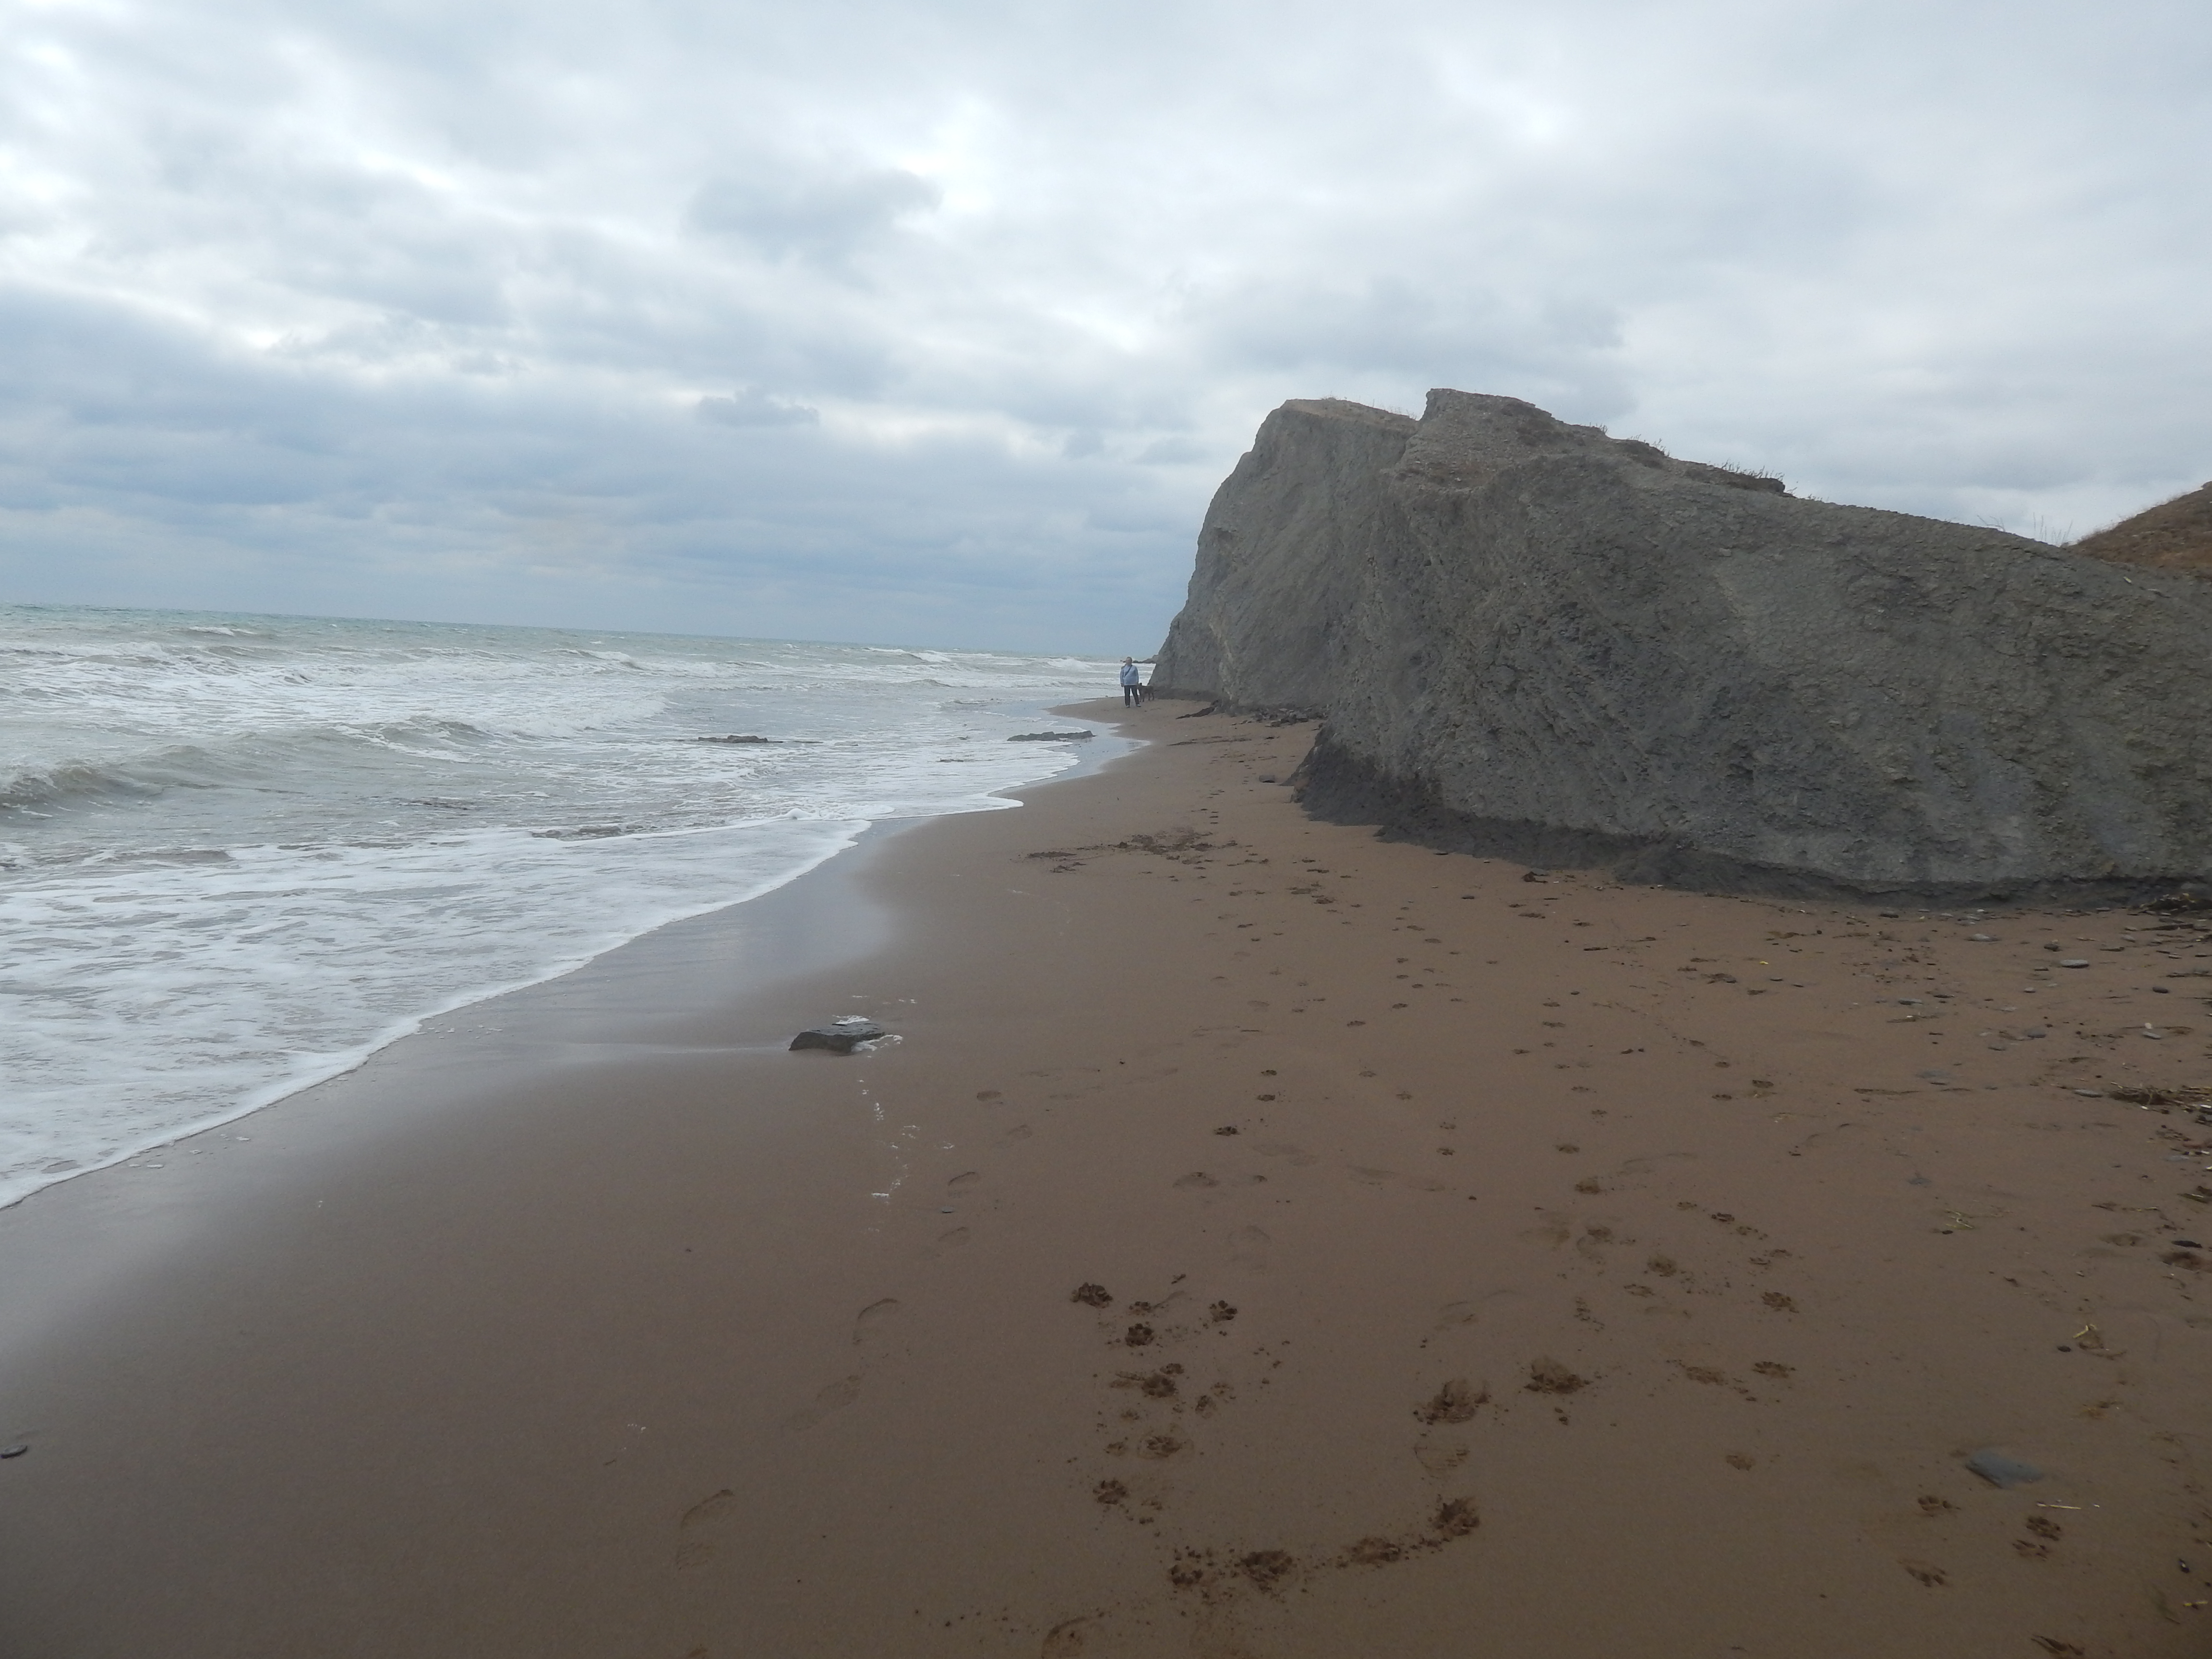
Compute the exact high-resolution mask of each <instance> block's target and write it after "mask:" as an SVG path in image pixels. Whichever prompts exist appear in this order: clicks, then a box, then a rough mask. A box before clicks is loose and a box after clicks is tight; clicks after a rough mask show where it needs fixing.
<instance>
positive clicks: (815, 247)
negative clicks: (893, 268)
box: [684, 167, 943, 263]
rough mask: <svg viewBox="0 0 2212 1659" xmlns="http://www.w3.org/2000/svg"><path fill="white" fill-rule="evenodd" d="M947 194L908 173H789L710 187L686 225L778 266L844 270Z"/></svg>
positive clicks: (706, 186)
mask: <svg viewBox="0 0 2212 1659" xmlns="http://www.w3.org/2000/svg"><path fill="white" fill-rule="evenodd" d="M942 194H943V192H942V191H939V189H938V187H937V186H936V185H933V184H931V183H930V182H929V181H928V180H927V179H921V178H918V177H916V176H915V174H913V173H908V172H907V171H906V170H905V169H903V168H901V167H884V168H879V169H876V170H873V171H856V172H853V173H845V174H842V175H840V174H835V173H832V174H826V175H825V174H815V175H814V176H811V177H809V176H805V175H799V174H793V173H790V172H787V171H779V172H775V173H768V174H766V175H763V174H752V175H749V176H743V177H734V178H720V179H710V180H708V182H707V183H706V184H704V185H701V186H700V187H699V191H698V193H697V194H696V195H695V196H693V197H692V198H691V204H690V208H689V209H688V210H686V212H685V215H684V221H685V222H686V224H688V225H689V226H690V228H691V229H693V230H695V231H697V232H699V233H700V234H702V235H708V236H729V237H736V238H739V239H742V240H744V241H746V242H749V243H750V244H751V245H752V246H755V247H757V248H758V249H759V250H761V251H762V252H764V253H766V254H768V255H769V257H770V258H793V257H802V258H812V259H817V260H822V261H825V262H830V263H836V262H841V261H842V260H844V259H846V258H849V257H850V256H851V255H852V254H853V253H854V252H856V251H857V250H859V249H860V248H861V247H863V246H866V245H868V244H869V243H871V242H872V241H875V240H878V239H879V238H881V237H883V236H884V235H885V234H888V233H889V232H890V230H891V229H892V228H894V227H895V226H896V224H897V223H898V222H899V220H900V219H901V218H902V217H903V216H907V215H908V214H914V213H919V212H923V211H926V210H929V209H931V208H933V207H935V206H936V205H937V204H938V203H939V200H940V199H942Z"/></svg>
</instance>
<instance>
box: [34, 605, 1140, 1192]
mask: <svg viewBox="0 0 2212 1659" xmlns="http://www.w3.org/2000/svg"><path fill="white" fill-rule="evenodd" d="M1114 690H1115V663H1114V662H1113V661H1112V660H1109V659H1102V658H1091V657H1080V656H1024V655H1019V654H1015V653H1005V652H990V651H967V650H925V649H921V648H912V647H895V646H860V645H818V644H805V643H799V642H794V641H773V640H732V639H714V638H700V637H691V636H685V635H656V634H627V633H617V632H612V631H608V630H603V629H601V630H563V629H534V628H495V627H472V626H462V625H450V624H444V623H410V622H364V621H337V620H328V619H321V618H315V617H260V616H234V615H227V614H216V613H199V612H185V611H114V610H95V609H81V608H74V607H50V606H8V605H0V1205H4V1204H10V1203H14V1202H15V1201H17V1200H21V1198H23V1197H24V1196H25V1195H27V1194H30V1193H32V1192H34V1191H36V1190H38V1189H39V1188H41V1187H43V1186H46V1185H49V1184H51V1183H52V1182H57V1181H60V1180H65V1179H67V1178H69V1177H70V1176H74V1175H77V1174H82V1173H83V1172H85V1171H88V1170H95V1169H99V1168H101V1167H103V1166H106V1165H108V1164H115V1163H118V1162H121V1161H123V1160H125V1159H128V1158H134V1157H137V1156H141V1155H143V1154H145V1153H146V1152H148V1151H149V1149H151V1148H155V1147H158V1146H161V1145H163V1144H165V1143H167V1142H168V1141H170V1140H173V1139H175V1138H177V1137H179V1136H180V1135H183V1134H187V1133H193V1132H196V1131H198V1130H202V1129H205V1128H209V1127H214V1126H215V1125H216V1124H220V1123H223V1122H226V1121H230V1120H233V1119H235V1118H238V1117H240V1116H242V1115H245V1114H246V1113H249V1112H252V1111H253V1110H255V1109H258V1108H260V1107H262V1106H264V1105H267V1104H269V1103H271V1102H273V1101H276V1100H279V1099H281V1098H283V1097H285V1096H286V1095H289V1094H291V1093H294V1092H295V1091H298V1090H300V1089H301V1088H304V1087H306V1086H307V1085H310V1084H313V1083H315V1082H318V1081H320V1080H321V1079H325V1078H329V1077H332V1076H335V1075H337V1074H338V1073H342V1072H345V1071H348V1070H349V1069H351V1068H352V1067H354V1066H358V1065H359V1064H361V1062H362V1060H365V1059H366V1058H367V1057H368V1055H370V1054H373V1053H374V1052H375V1051H376V1050H377V1049H378V1048H381V1047H383V1046H384V1045H386V1044H387V1043H390V1042H394V1041H395V1040H397V1039H398V1038H399V1037H402V1036H406V1035H407V1034H408V1033H409V1032H410V1031H412V1030H416V1028H417V1027H418V1026H419V1025H420V1024H422V1022H423V1021H424V1020H426V1019H429V1018H435V1017H436V1016H438V1015H440V1014H442V1013H445V1012H449V1011H450V1010H453V1009H454V1008H457V1007H459V1006H462V1005H464V1004H466V1003H470V1002H472V1001H475V1000H478V999H481V998H483V997H486V996H489V995H493V994H497V993H499V992H501V991H506V990H511V989H513V988H515V987H520V986H523V985H528V984H532V983H535V982H537V981H542V980H545V979H550V978H551V977H553V976H555V975H559V974H562V973H566V972H568V971H569V970H571V969H574V968H576V967H578V966H580V964H582V963H585V962H587V961H589V960H590V959H591V958H592V957H595V956H598V955H599V954H601V953H602V952H604V951H609V950H611V949H613V948H614V947H615V946H617V945H621V944H622V943H623V942H624V941H625V940H628V939H635V937H637V936H638V935H639V934H641V933H645V932H647V931H648V930H650V929H652V928H654V927H661V926H663V925H664V924H665V923H668V922H671V921H677V920H679V919H680V918H683V917H685V916H692V915H700V914H702V913H703V912H706V911H709V910H714V909H718V908H722V907H724V906H726V905H732V904H740V903H743V902H745V901H747V900H748V899H752V898H756V897H758V896H760V895H762V894H763V893H767V892H769V891H771V890H774V889H775V888H777V887H780V886H781V885H782V884H784V883H786V882H788V881H790V880H792V879H793V878H795V877H797V876H799V875H800V874H802V873H804V872H805V871H807V870H810V869H811V868H813V867H814V866H817V865H818V864H820V863H821V862H822V861H823V860H825V859H828V858H829V857H830V856H832V855H833V854H836V853H837V852H839V851H840V850H842V848H847V847H849V846H851V845H852V844H853V842H854V840H855V839H856V838H857V837H858V836H860V833H861V832H862V831H863V830H865V829H866V828H867V827H868V826H869V825H870V824H872V823H880V822H882V821H884V820H887V819H894V818H912V817H927V816H931V815H933V814H939V813H946V812H969V811H989V810H991V809H994V808H1000V807H1006V806H1010V805H1013V803H1012V802H1011V801H1009V800H1007V799H1004V797H1003V796H1001V795H1000V794H998V793H994V792H998V791H1003V790H1006V789H1008V788H1011V787H1014V786H1017V785H1020V784H1024V783H1030V782H1034V781H1037V780H1039V779H1041V778H1044V777H1047V776H1049V775H1053V774H1054V773H1055V772H1058V771H1061V770H1064V769H1067V768H1069V767H1071V766H1073V765H1074V764H1076V763H1078V762H1079V760H1080V759H1081V758H1082V757H1084V756H1085V754H1086V753H1091V752H1096V751H1100V750H1103V749H1105V748H1107V747H1109V746H1115V747H1118V746H1119V745H1118V744H1115V740H1113V739H1111V738H1105V737H1103V734H1102V736H1101V737H1100V738H1097V739H1094V740H1092V741H1091V742H1088V743H1085V742H1081V741H1077V740H1073V739H1059V740H1053V741H1029V742H1018V741H1010V739H1012V738H1019V737H1022V736H1024V735H1025V734H1029V733H1034V732H1040V731H1054V732H1072V731H1078V730H1083V729H1085V727H1084V726H1083V723H1082V722H1079V721H1071V720H1067V719H1066V718H1065V717H1047V716H1046V715H1045V714H1044V710H1045V709H1047V708H1049V707H1050V706H1052V705H1054V704H1055V703H1060V702H1067V701H1070V700H1072V699H1075V698H1079V697H1083V696H1111V695H1112V694H1113V691H1114Z"/></svg>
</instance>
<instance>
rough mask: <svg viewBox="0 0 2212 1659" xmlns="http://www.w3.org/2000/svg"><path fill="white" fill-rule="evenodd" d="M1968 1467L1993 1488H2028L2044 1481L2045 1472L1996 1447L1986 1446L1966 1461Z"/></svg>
mask: <svg viewBox="0 0 2212 1659" xmlns="http://www.w3.org/2000/svg"><path fill="white" fill-rule="evenodd" d="M1966 1467H1967V1468H1970V1469H1972V1471H1973V1472H1974V1473H1975V1474H1978V1475H1979V1476H1981V1477H1982V1479H1983V1480H1986V1481H1988V1482H1989V1483H1990V1485H1991V1486H2033V1484H2034V1483H2035V1482H2037V1481H2038V1480H2042V1479H2043V1471H2042V1470H2041V1469H2039V1468H2036V1467H2035V1465H2034V1464H2033V1463H2024V1462H2021V1460H2020V1459H2019V1458H2017V1457H2014V1456H2012V1455H2009V1454H2008V1453H2005V1452H2001V1451H1999V1450H1997V1449H1996V1447H1994V1446H1984V1448H1983V1449H1981V1450H1979V1451H1978V1452H1976V1453H1975V1454H1974V1455H1972V1456H1971V1457H1969V1458H1968V1459H1967V1460H1966Z"/></svg>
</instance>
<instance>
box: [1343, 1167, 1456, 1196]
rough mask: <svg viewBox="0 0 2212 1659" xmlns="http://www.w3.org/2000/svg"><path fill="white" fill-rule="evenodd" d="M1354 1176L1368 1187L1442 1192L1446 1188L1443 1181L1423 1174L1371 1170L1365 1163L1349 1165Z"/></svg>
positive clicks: (1353, 1177) (1355, 1179)
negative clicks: (1406, 1188)
mask: <svg viewBox="0 0 2212 1659" xmlns="http://www.w3.org/2000/svg"><path fill="white" fill-rule="evenodd" d="M1349 1167H1350V1169H1351V1171H1352V1179H1353V1180H1354V1181H1357V1182H1359V1183H1360V1184H1361V1185H1362V1186H1366V1187H1411V1188H1413V1190H1414V1191H1415V1192H1419V1193H1441V1192H1443V1191H1445V1190H1446V1188H1445V1186H1444V1183H1443V1182H1441V1181H1431V1180H1429V1179H1427V1178H1426V1177H1425V1176H1407V1175H1400V1174H1399V1173H1398V1172H1397V1171H1396V1170H1370V1169H1368V1168H1367V1167H1365V1166H1364V1165H1363V1164H1352V1165H1350V1166H1349Z"/></svg>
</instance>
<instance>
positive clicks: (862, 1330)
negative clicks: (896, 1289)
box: [853, 1296, 900, 1344]
mask: <svg viewBox="0 0 2212 1659" xmlns="http://www.w3.org/2000/svg"><path fill="white" fill-rule="evenodd" d="M899 1311H900V1304H899V1301H898V1298H897V1297H889V1296H887V1297H884V1299H883V1300H882V1301H880V1302H871V1303H870V1304H868V1305H867V1306H866V1307H865V1308H863V1309H861V1310H860V1315H859V1316H858V1317H856V1318H855V1319H854V1321H853V1340H854V1342H855V1343H856V1344H857V1343H863V1342H872V1341H874V1340H877V1339H878V1338H879V1337H881V1336H882V1335H883V1334H884V1328H885V1327H886V1326H887V1325H889V1324H890V1322H891V1321H892V1320H894V1319H896V1318H897V1317H898V1316H899Z"/></svg>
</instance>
